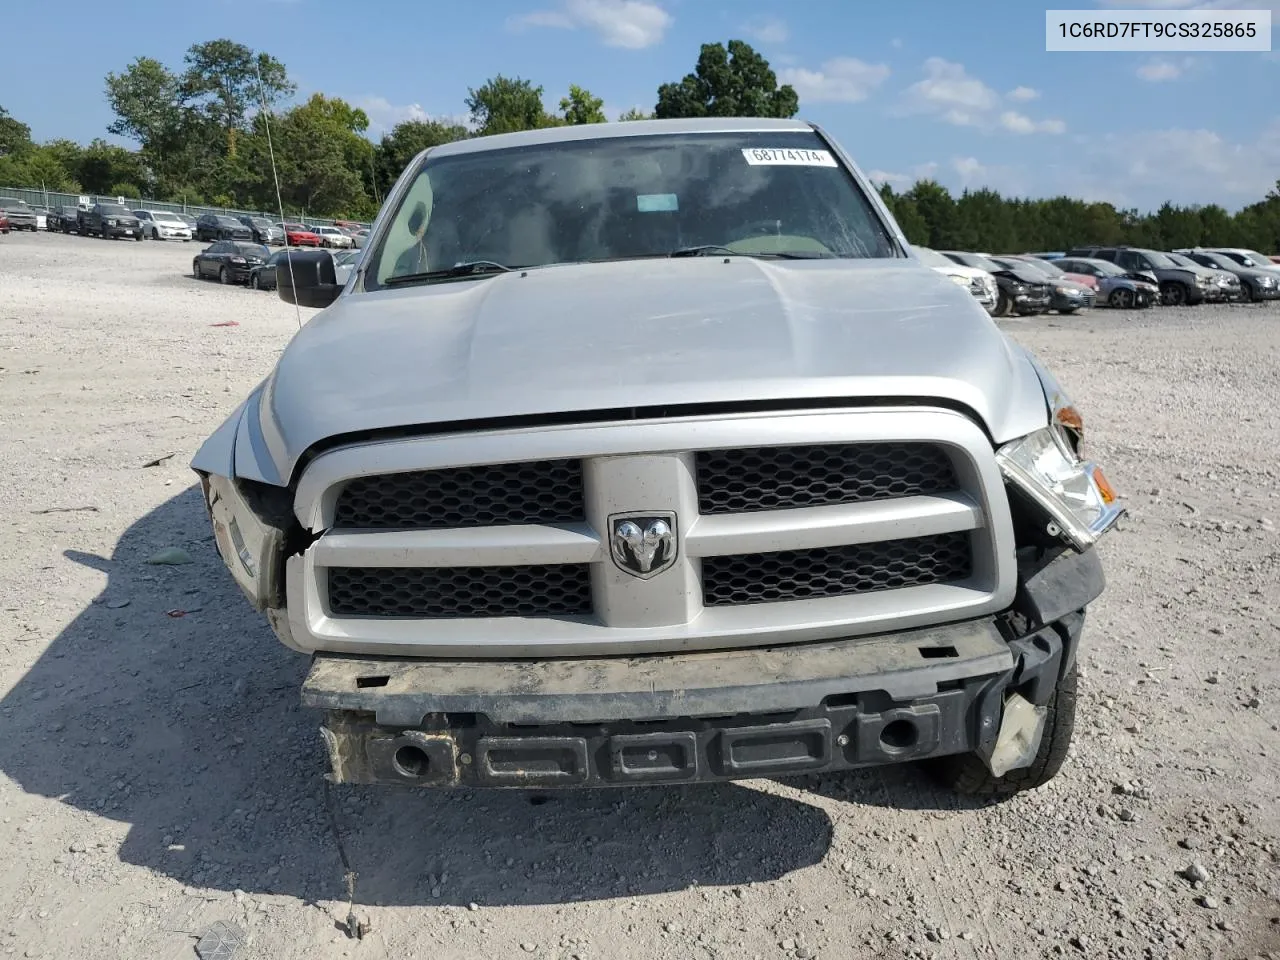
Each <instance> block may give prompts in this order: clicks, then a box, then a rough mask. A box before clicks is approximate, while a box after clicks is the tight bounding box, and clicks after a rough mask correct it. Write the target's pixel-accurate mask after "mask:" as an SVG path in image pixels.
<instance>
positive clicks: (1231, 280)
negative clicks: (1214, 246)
mask: <svg viewBox="0 0 1280 960" xmlns="http://www.w3.org/2000/svg"><path fill="white" fill-rule="evenodd" d="M1165 256H1166V257H1168V258H1169V259H1170V260H1172V261H1173V262H1174V263H1176V264H1177V265H1178V266H1180V267H1186V268H1187V269H1191V268H1192V267H1194V268H1195V269H1197V270H1207V271H1208V272H1209V274H1210V275H1211V276H1212V277H1213V282H1214V283H1215V284H1216V285H1217V287H1218V289H1219V290H1220V291H1221V296H1220V297H1219V299H1222V300H1226V301H1227V302H1229V303H1238V302H1240V301H1241V300H1243V299H1245V296H1246V294H1245V292H1244V287H1243V286H1242V285H1241V284H1240V278H1239V277H1237V276H1236V275H1235V274H1234V273H1232V272H1231V271H1229V270H1220V269H1218V268H1216V267H1209V266H1205V265H1204V264H1203V263H1199V262H1198V261H1195V260H1192V259H1191V258H1190V257H1188V256H1186V255H1185V254H1181V253H1166V254H1165Z"/></svg>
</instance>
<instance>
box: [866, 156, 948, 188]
mask: <svg viewBox="0 0 1280 960" xmlns="http://www.w3.org/2000/svg"><path fill="white" fill-rule="evenodd" d="M937 173H938V164H937V162H936V161H934V160H930V161H929V162H928V163H917V164H916V165H915V166H914V167H909V168H907V170H906V172H903V173H899V172H894V171H890V170H871V171H868V173H867V179H868V180H870V181H871V182H872V183H887V184H889V185H890V186H891V187H896V188H901V189H908V188H910V186H911V185H912V184H913V183H915V182H916V181H917V180H930V179H932V178H933V177H934V176H936V175H937Z"/></svg>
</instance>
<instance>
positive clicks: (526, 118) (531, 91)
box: [466, 74, 554, 136]
mask: <svg viewBox="0 0 1280 960" xmlns="http://www.w3.org/2000/svg"><path fill="white" fill-rule="evenodd" d="M466 104H467V109H468V110H470V111H471V122H472V124H473V125H474V126H475V127H476V130H477V131H478V132H479V134H480V135H481V136H488V135H489V134H493V133H512V132H514V131H517V130H536V129H538V128H539V127H545V126H549V125H550V124H551V123H553V122H554V118H551V117H549V116H548V115H547V112H546V110H545V109H544V108H543V106H542V87H541V86H537V87H535V86H534V85H533V82H532V81H531V80H523V79H521V78H519V77H516V78H514V79H513V78H510V77H504V76H502V75H501V74H499V75H498V76H496V77H493V78H492V79H490V80H487V81H485V83H484V85H483V86H481V87H478V88H468V89H467V99H466Z"/></svg>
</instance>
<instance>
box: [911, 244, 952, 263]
mask: <svg viewBox="0 0 1280 960" xmlns="http://www.w3.org/2000/svg"><path fill="white" fill-rule="evenodd" d="M915 251H916V256H918V257H919V258H920V262H921V263H923V264H924V265H925V266H929V267H954V266H955V263H953V262H952V261H950V260H948V259H947V258H946V257H944V256H943V255H942V254H940V253H939V252H938V251H937V250H930V249H929V248H928V247H916V248H915Z"/></svg>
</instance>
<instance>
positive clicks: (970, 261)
mask: <svg viewBox="0 0 1280 960" xmlns="http://www.w3.org/2000/svg"><path fill="white" fill-rule="evenodd" d="M947 256H948V257H949V258H951V259H953V260H954V261H955V262H956V263H962V264H964V265H965V266H966V267H976V268H977V269H979V270H985V271H987V273H995V272H997V271H999V270H1004V269H1005V268H1004V267H1003V266H1002V265H1001V264H998V263H996V262H995V261H994V260H988V259H987V258H986V257H984V256H981V255H980V254H977V253H961V252H959V251H954V250H953V251H951V252H950V253H948V254H947Z"/></svg>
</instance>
